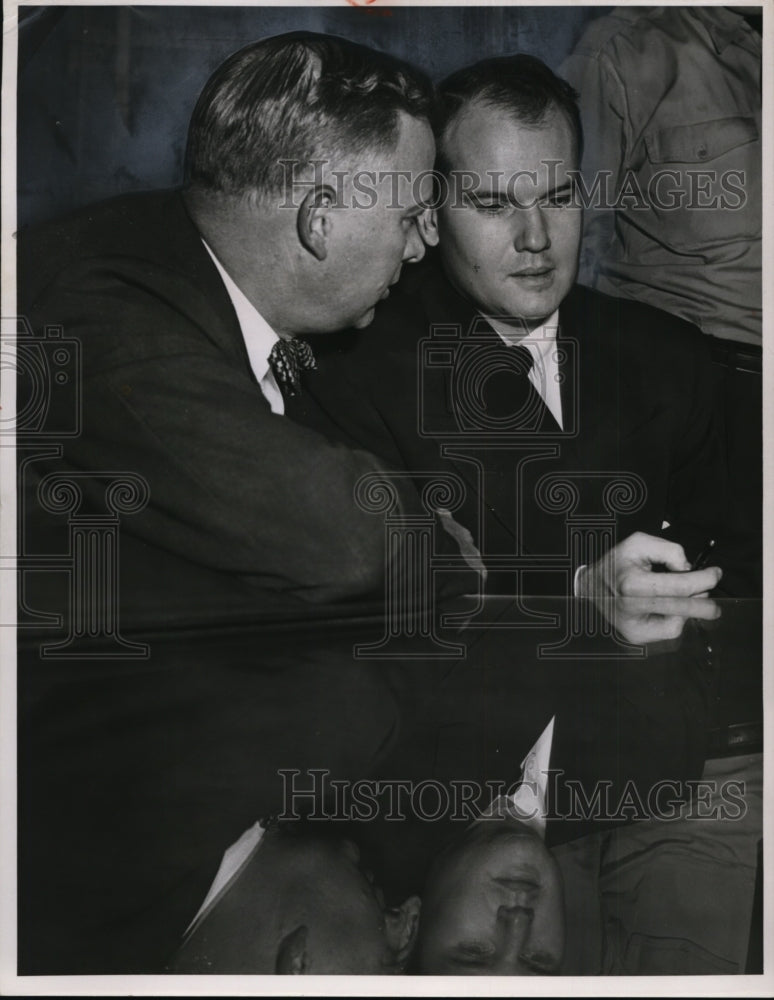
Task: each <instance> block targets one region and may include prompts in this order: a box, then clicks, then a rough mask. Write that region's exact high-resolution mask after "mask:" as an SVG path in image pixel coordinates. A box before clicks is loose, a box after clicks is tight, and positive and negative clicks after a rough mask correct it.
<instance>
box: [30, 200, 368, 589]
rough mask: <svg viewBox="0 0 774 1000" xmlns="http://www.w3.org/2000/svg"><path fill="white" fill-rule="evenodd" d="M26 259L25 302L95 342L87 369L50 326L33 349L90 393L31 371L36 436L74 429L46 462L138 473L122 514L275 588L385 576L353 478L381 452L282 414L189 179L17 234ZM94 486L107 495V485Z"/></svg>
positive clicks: (356, 583) (147, 532) (39, 465)
mask: <svg viewBox="0 0 774 1000" xmlns="http://www.w3.org/2000/svg"><path fill="white" fill-rule="evenodd" d="M18 261H19V263H18V268H19V312H20V313H21V314H22V315H24V316H25V317H26V318H27V319H28V320H29V322H30V324H31V326H32V329H33V330H34V331H35V338H40V341H39V342H40V343H42V342H43V340H44V339H45V338H44V328H45V327H46V326H47V325H57V326H61V327H62V328H63V333H64V337H65V339H66V340H75V341H77V342H78V343H79V345H80V353H81V357H82V374H79V372H78V371H77V365H75V364H70V365H69V367H68V364H67V363H64V364H62V363H60V362H59V361H58V360H57V359H54V360H52V356H51V351H52V349H53V348H55V347H56V344H53V343H52V342H51V338H50V336H49V342H48V345H47V347H46V348H45V349H43V348H36V349H35V350H37V351H38V355H39V357H43V354H42V353H41V351H43V353H45V351H47V352H48V353H47V355H46V357H47V358H48V364H49V365H50V370H51V371H52V372H54V371H56V372H57V378H59V377H60V376H62V375H64V376H65V378H69V380H70V384H71V385H73V384H77V386H78V387H80V389H81V399H80V401H79V400H78V399H77V398H76V396H75V395H74V394H73V393H72V392H70V393H68V392H66V391H64V390H63V389H62V388H61V387H60V386H59V384H58V383H56V384H55V382H54V377H53V375H52V377H51V381H50V383H47V382H45V380H44V381H43V384H42V385H41V384H39V382H36V381H35V379H34V375H35V372H34V371H33V372H32V377H30V372H29V371H27V372H26V373H23V374H22V378H21V379H20V383H19V385H20V399H19V410H20V412H37V411H36V410H35V408H34V405H33V410H32V411H29V410H25V407H27V404H28V403H29V402H30V400H32V403H33V404H35V399H34V396H35V391H36V390H37V391H38V392H41V391H42V392H43V393H44V395H45V396H46V400H45V406H44V407H43V410H41V412H43V411H45V412H44V414H43V417H41V420H42V423H41V425H40V428H39V430H40V432H41V435H42V436H41V437H40V440H45V441H46V442H51V441H55V442H57V443H59V444H61V445H63V456H62V457H61V458H59V459H55V458H44V459H42V460H40V461H36V462H35V463H33V464H34V469H35V471H37V470H41V471H42V472H48V471H51V470H64V471H74V470H85V471H87V472H96V473H100V472H105V473H109V472H115V471H128V472H133V473H137V474H139V475H140V476H142V477H144V479H145V480H146V481H147V484H148V486H149V488H150V501H149V503H148V505H147V507H146V508H145V509H144V510H143V511H141V512H139V513H136V514H132V515H129V516H126V517H125V518H123V521H122V531H124V530H125V531H126V532H129V533H133V534H136V535H137V536H138V537H139V538H141V539H143V540H144V541H146V542H150V543H152V544H153V545H154V546H158V547H160V548H161V549H163V550H167V551H169V552H172V553H174V554H175V555H176V556H182V557H183V558H185V559H187V560H190V561H191V562H193V563H195V564H197V565H200V566H204V567H206V568H208V569H212V570H219V571H223V572H226V573H230V574H240V575H242V576H245V577H247V578H249V579H250V580H251V582H252V583H254V584H257V585H258V586H259V587H261V588H263V589H264V590H269V591H271V590H273V591H282V592H284V593H290V594H293V595H295V596H296V597H299V598H302V599H306V600H312V601H321V600H330V599H334V598H335V599H339V598H343V597H349V596H352V595H354V594H362V593H366V592H369V591H374V590H378V589H379V588H380V586H381V584H382V582H383V572H384V569H383V564H384V541H383V535H384V528H383V523H382V521H381V518H379V517H375V516H374V515H373V514H370V513H365V512H362V511H360V510H359V509H358V507H357V506H356V505H355V503H354V502H353V486H354V484H355V482H356V481H357V479H358V478H359V477H360V476H361V475H362V474H364V473H368V472H371V471H374V470H376V469H379V468H380V465H379V463H378V462H377V461H376V460H375V459H374V458H373V456H371V455H367V454H365V453H363V452H361V451H356V450H352V449H349V448H346V447H343V446H341V445H340V444H336V443H332V442H330V441H328V440H326V439H325V438H323V437H322V436H321V435H320V434H319V433H317V432H315V431H311V430H308V429H306V428H302V427H299V426H298V425H296V424H294V423H293V422H292V421H291V420H289V419H286V418H284V417H281V416H275V415H274V414H272V413H271V411H270V408H269V405H268V403H267V402H266V400H265V399H264V397H263V395H262V393H261V391H260V389H259V387H258V386H257V384H256V381H255V378H254V376H253V374H252V371H251V369H250V366H249V363H248V358H247V353H246V349H245V345H244V342H243V338H242V336H241V332H240V328H239V325H238V321H237V318H236V315H235V313H234V310H233V307H232V305H231V302H230V300H229V297H228V294H227V292H226V289H225V287H224V285H223V283H222V281H221V279H220V277H219V275H218V273H217V270H216V268H215V266H214V265H213V263H212V261H211V259H210V257H209V255H208V253H207V251H206V249H205V247H204V246H203V244H202V241H201V239H200V236H199V233H198V231H197V229H196V228H195V226H194V224H193V222H192V221H191V219H190V218H189V216H188V214H187V212H186V209H185V206H184V204H183V200H182V198H181V196H180V194H179V193H178V192H158V193H151V194H141V195H131V196H128V197H123V198H118V199H116V200H113V201H109V202H106V203H104V204H100V205H96V206H92V207H90V208H88V209H86V210H84V211H81V212H80V213H79V214H77V215H75V216H73V217H71V218H68V219H66V220H64V221H62V222H58V223H54V224H49V225H45V226H42V227H37V228H34V229H32V230H30V231H28V232H26V233H21V234H20V237H19V258H18ZM34 342H35V343H37V342H38V341H37V340H36V341H34ZM65 346H68V345H65ZM71 357H72V358H75V357H76V354H75V352H74V351H73V352H71ZM60 369H61V370H60ZM35 405H36V404H35ZM38 409H40V407H38ZM73 410H75V411H76V412H75V415H74V413H73ZM78 420H79V422H80V426H79V428H78V432H77V433H76V434H74V435H71V436H68V433H67V432H68V429H71V428H72V427H73V425H74V421H75V422H76V423H77V422H78ZM60 431H61V436H60V435H59V432H60ZM32 440H33V441H34V440H35V435H34V434H33V435H32ZM30 478H31V486H30V496H29V497H28V498H27V502H26V513H27V516H28V518H30V519H31V518H33V517H34V516H35V514H36V513H38V508H37V506H36V501H35V498H34V488H35V485H36V484H35V482H34V479H35V477H34V476H31V477H30ZM89 489H90V493H89V496H88V499H89V502H90V503H91V504H92V506H93V509H94V511H95V512H97V513H100V512H103V511H104V501H103V499H102V496H101V493H102V492H103V491H100V490H97V488H96V486H95V485H94V484H93V483H92V484H90V486H89Z"/></svg>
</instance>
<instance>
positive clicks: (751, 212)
mask: <svg viewBox="0 0 774 1000" xmlns="http://www.w3.org/2000/svg"><path fill="white" fill-rule="evenodd" d="M644 143H645V151H646V158H645V160H644V162H643V165H642V168H641V171H640V172H639V176H638V180H639V182H640V185H641V188H642V191H643V193H644V196H645V202H646V204H647V205H648V208H647V209H646V210H645V211H644V212H643V211H641V210H640V211H639V212H638V211H637V210H635V211H634V213H633V214H632V216H631V217H632V218H633V219H635V220H636V221H638V222H639V223H640V225H642V227H643V228H644V229H645V230H646V231H649V232H650V234H651V236H652V237H653V238H654V239H656V240H657V241H658V242H659V243H662V244H664V245H665V246H667V247H669V248H671V249H672V250H675V251H678V252H689V253H697V252H701V251H702V250H710V249H712V248H713V247H716V246H721V245H723V244H725V243H729V242H734V241H738V240H745V239H757V238H759V237H760V230H761V177H760V175H761V161H760V157H761V146H760V131H759V129H758V125H757V122H756V120H755V118H753V117H752V116H742V115H738V116H734V117H729V118H716V119H713V120H711V121H705V122H696V123H693V124H689V125H675V126H672V127H670V128H662V129H655V130H653V131H651V132H648V133H646V134H645V136H644Z"/></svg>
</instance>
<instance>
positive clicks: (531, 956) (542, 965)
mask: <svg viewBox="0 0 774 1000" xmlns="http://www.w3.org/2000/svg"><path fill="white" fill-rule="evenodd" d="M519 961H520V962H522V964H524V965H526V966H528V967H529V968H530V969H532V970H533V971H534V972H537V973H539V974H540V975H542V976H551V975H553V974H554V973H556V971H557V969H558V968H559V965H560V963H559V962H558V961H557V960H556V958H555V957H554V956H553V955H550V954H549V953H548V952H543V951H535V952H527V953H526V954H522V955H519Z"/></svg>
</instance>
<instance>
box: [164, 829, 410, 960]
mask: <svg viewBox="0 0 774 1000" xmlns="http://www.w3.org/2000/svg"><path fill="white" fill-rule="evenodd" d="M295 826H297V824H294V825H291V827H290V828H288V827H279V828H276V829H271V830H268V831H267V832H266V833H265V834H264V836H263V838H262V839H261V842H260V844H259V846H258V848H257V849H256V850H255V851H254V852H253V853H252V855H251V856H250V857H249V859H248V860H247V861H246V863H245V864H244V865H243V866H242V867H241V869H240V870H239V871H238V873H237V875H236V877H235V878H234V880H233V881H232V882H231V884H230V885H229V886H228V887H227V889H226V891H225V892H224V894H223V896H222V897H221V898H220V899H219V900H218V901H217V903H216V905H215V906H213V908H212V909H211V910H210V912H209V913H208V914H207V915H206V917H205V918H204V919H203V920H202V921H201V923H200V924H199V925H198V926H197V927H196V928H195V930H194V931H193V933H192V934H190V936H189V937H188V938H187V940H186V941H185V943H184V945H183V947H182V948H181V949H180V951H179V952H178V954H177V956H176V957H175V960H174V962H173V963H172V965H171V969H172V971H174V972H192V973H244V974H251V973H253V974H255V973H264V974H272V973H277V974H283V973H284V974H310V975H312V974H334V973H356V974H357V973H360V974H371V975H385V974H391V973H399V972H402V971H403V970H404V967H405V963H406V962H407V960H408V958H409V955H410V953H411V951H412V948H413V945H414V941H415V937H416V931H417V923H418V917H419V900H418V899H417V897H415V896H414V897H411V898H410V899H408V900H406V901H405V902H404V903H403V904H402V906H400V907H397V908H394V909H389V908H388V907H387V906H386V905H385V901H384V896H383V895H382V892H381V889H379V888H378V887H377V886H375V885H374V884H373V879H372V876H371V875H370V873H368V872H365V871H363V870H362V869H361V867H360V852H359V850H358V848H357V846H356V845H355V844H354V843H353V842H352V841H349V840H342V839H340V838H333V837H329V836H319V835H317V834H315V833H313V832H312V833H310V832H308V831H306V830H304V831H298V830H296V829H295V828H294V827H295Z"/></svg>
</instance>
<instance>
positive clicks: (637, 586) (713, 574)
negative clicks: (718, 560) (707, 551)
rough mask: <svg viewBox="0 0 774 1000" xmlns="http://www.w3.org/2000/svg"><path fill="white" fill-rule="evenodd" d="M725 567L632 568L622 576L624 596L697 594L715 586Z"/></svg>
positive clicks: (680, 595)
mask: <svg viewBox="0 0 774 1000" xmlns="http://www.w3.org/2000/svg"><path fill="white" fill-rule="evenodd" d="M722 575H723V571H722V570H721V569H720V568H719V567H718V566H708V567H707V568H706V569H697V570H692V571H690V572H688V573H653V572H650V571H648V570H642V569H637V568H631V569H629V570H626V571H625V572H624V573H622V574H621V575H620V577H619V578H618V593H619V594H620V595H621V596H622V597H694V596H696V595H697V594H703V593H705V592H707V591H710V590H714V589H715V587H716V586H717V585H718V582H719V580H720V578H721V577H722Z"/></svg>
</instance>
